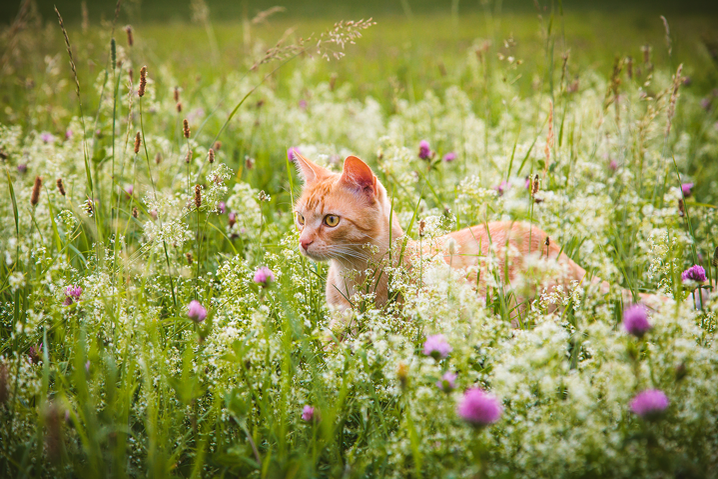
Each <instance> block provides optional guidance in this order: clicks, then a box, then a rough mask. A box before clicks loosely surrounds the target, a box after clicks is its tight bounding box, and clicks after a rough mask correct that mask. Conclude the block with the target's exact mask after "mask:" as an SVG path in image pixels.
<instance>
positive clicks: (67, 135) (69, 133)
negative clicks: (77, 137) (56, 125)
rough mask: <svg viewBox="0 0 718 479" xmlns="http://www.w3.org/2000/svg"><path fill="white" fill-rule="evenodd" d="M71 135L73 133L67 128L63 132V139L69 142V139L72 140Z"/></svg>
mask: <svg viewBox="0 0 718 479" xmlns="http://www.w3.org/2000/svg"><path fill="white" fill-rule="evenodd" d="M73 134H74V133H73V131H72V130H70V129H69V128H68V129H67V130H65V139H66V140H69V139H70V138H72V135H73Z"/></svg>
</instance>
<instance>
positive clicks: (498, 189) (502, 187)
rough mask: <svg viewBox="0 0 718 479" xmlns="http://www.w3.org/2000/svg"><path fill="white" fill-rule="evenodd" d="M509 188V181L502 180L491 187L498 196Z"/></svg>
mask: <svg viewBox="0 0 718 479" xmlns="http://www.w3.org/2000/svg"><path fill="white" fill-rule="evenodd" d="M509 188H511V183H509V182H508V181H502V182H501V183H500V184H498V185H496V186H494V187H493V189H495V190H496V192H497V193H498V194H499V196H503V194H504V191H506V190H508V189H509Z"/></svg>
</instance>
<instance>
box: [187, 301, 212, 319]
mask: <svg viewBox="0 0 718 479" xmlns="http://www.w3.org/2000/svg"><path fill="white" fill-rule="evenodd" d="M187 316H189V319H191V320H192V321H194V322H195V323H201V322H202V321H204V318H206V317H207V310H206V309H205V308H204V306H202V305H201V304H200V302H199V301H197V300H196V299H193V300H192V301H190V302H189V306H188V307H187Z"/></svg>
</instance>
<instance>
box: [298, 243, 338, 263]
mask: <svg viewBox="0 0 718 479" xmlns="http://www.w3.org/2000/svg"><path fill="white" fill-rule="evenodd" d="M299 252H300V253H302V255H304V256H306V257H307V258H309V259H311V260H312V261H329V260H330V259H331V258H328V257H324V256H321V255H318V254H317V253H313V252H310V251H307V250H305V249H304V248H302V247H301V246H300V247H299Z"/></svg>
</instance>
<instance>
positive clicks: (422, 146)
mask: <svg viewBox="0 0 718 479" xmlns="http://www.w3.org/2000/svg"><path fill="white" fill-rule="evenodd" d="M430 156H431V147H430V146H429V142H428V141H426V140H421V141H420V142H419V158H421V159H422V160H427V159H429V157H430Z"/></svg>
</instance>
